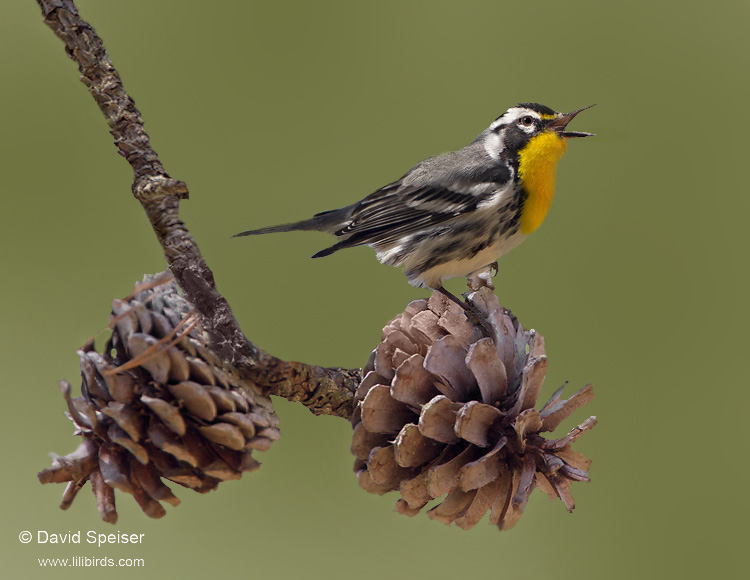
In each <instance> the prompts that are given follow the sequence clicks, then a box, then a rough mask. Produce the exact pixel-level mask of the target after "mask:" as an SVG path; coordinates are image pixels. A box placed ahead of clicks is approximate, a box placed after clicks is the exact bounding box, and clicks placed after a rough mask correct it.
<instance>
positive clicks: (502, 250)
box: [405, 234, 526, 289]
mask: <svg viewBox="0 0 750 580" xmlns="http://www.w3.org/2000/svg"><path fill="white" fill-rule="evenodd" d="M525 237H526V236H524V235H523V234H515V235H513V236H511V237H510V238H504V239H501V240H498V242H497V243H495V244H492V245H491V246H488V247H486V248H485V249H483V250H481V251H480V252H479V253H477V254H476V255H474V256H472V257H471V258H465V259H458V260H451V261H450V262H445V263H444V264H438V265H437V266H435V267H434V268H430V269H429V270H425V271H424V272H422V273H421V274H420V275H419V277H417V278H414V279H410V280H409V283H410V284H411V285H412V286H421V287H425V286H426V287H427V288H433V289H434V288H440V287H441V286H442V284H443V282H442V281H443V280H447V279H448V278H458V277H462V276H468V275H469V274H471V273H472V272H476V271H477V270H481V269H482V268H484V267H485V266H487V265H489V264H492V263H493V262H496V261H497V259H498V258H499V257H500V256H502V255H503V254H507V253H508V252H509V251H511V250H512V249H513V248H515V247H516V246H517V245H518V244H520V243H521V242H522V241H523V240H524V238H525ZM405 266H406V269H407V270H408V269H409V264H408V260H407V263H405Z"/></svg>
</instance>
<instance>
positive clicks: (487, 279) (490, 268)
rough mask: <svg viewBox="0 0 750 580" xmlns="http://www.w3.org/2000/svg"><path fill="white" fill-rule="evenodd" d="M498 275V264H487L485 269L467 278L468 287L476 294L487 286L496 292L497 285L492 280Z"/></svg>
mask: <svg viewBox="0 0 750 580" xmlns="http://www.w3.org/2000/svg"><path fill="white" fill-rule="evenodd" d="M496 275H497V262H492V264H487V265H486V266H485V267H484V268H480V269H479V270H476V271H475V272H472V273H471V274H469V275H468V276H466V285H467V286H468V287H469V289H471V290H472V291H474V292H476V291H477V290H481V289H482V288H484V287H485V286H486V287H487V288H489V289H490V290H494V289H495V285H494V284H493V283H492V278H493V277H494V276H496Z"/></svg>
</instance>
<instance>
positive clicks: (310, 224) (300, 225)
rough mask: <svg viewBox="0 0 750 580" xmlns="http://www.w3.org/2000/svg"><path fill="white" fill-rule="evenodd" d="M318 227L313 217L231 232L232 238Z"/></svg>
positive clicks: (315, 228)
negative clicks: (290, 222)
mask: <svg viewBox="0 0 750 580" xmlns="http://www.w3.org/2000/svg"><path fill="white" fill-rule="evenodd" d="M317 229H320V227H319V225H318V222H317V220H316V219H315V218H312V219H309V220H302V221H301V222H294V223H293V224H281V225H278V226H269V227H267V228H260V229H257V230H247V231H246V232H240V233H239V234H233V235H232V237H233V238H239V237H241V236H257V235H259V234H275V233H277V232H293V231H296V230H317Z"/></svg>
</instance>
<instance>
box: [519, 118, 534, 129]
mask: <svg viewBox="0 0 750 580" xmlns="http://www.w3.org/2000/svg"><path fill="white" fill-rule="evenodd" d="M521 124H523V125H526V126H527V127H528V126H530V125H533V124H534V117H531V116H529V115H526V116H525V117H521Z"/></svg>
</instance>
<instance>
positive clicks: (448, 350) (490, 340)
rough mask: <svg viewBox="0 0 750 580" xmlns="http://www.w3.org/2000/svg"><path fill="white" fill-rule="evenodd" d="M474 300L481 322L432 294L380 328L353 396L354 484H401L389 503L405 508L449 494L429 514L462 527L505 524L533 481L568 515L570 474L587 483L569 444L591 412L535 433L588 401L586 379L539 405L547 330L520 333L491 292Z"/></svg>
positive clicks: (385, 487)
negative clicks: (562, 428) (569, 426)
mask: <svg viewBox="0 0 750 580" xmlns="http://www.w3.org/2000/svg"><path fill="white" fill-rule="evenodd" d="M469 301H470V302H471V303H472V304H473V306H474V309H475V310H476V311H477V314H478V316H479V317H481V318H482V320H481V321H480V323H477V324H472V323H471V322H469V320H468V319H467V317H466V314H465V313H464V311H463V309H462V308H461V307H460V306H458V305H457V304H455V303H453V302H451V301H450V300H448V299H447V298H446V297H445V296H443V295H442V294H440V293H437V292H436V293H434V294H433V295H432V297H431V298H430V299H429V300H417V301H414V302H412V303H411V304H409V306H408V307H407V308H406V310H405V311H404V312H403V313H402V314H401V315H399V316H397V317H396V318H395V319H393V320H392V321H391V322H389V323H388V324H387V325H386V327H385V328H384V329H383V337H382V342H381V343H380V344H379V345H378V347H377V348H376V349H375V350H374V351H373V354H372V356H371V357H370V361H369V363H368V365H367V366H366V367H365V369H364V371H363V376H364V378H363V380H362V383H361V384H360V386H359V388H358V389H357V393H356V396H355V399H356V401H357V403H356V407H355V411H354V414H353V416H352V424H353V426H354V434H353V441H352V453H353V454H354V455H355V457H356V460H355V464H354V471H355V472H356V473H357V477H358V479H359V484H360V486H361V487H362V488H364V489H365V490H366V491H369V492H371V493H377V494H384V493H387V492H389V491H394V490H399V492H400V494H401V499H399V500H398V502H397V503H396V511H398V512H400V513H403V514H406V515H409V516H413V515H416V514H417V513H418V512H419V511H420V510H421V509H422V508H423V507H425V506H426V505H427V504H428V503H429V502H430V501H432V500H434V499H435V498H439V497H442V496H444V495H445V496H446V497H445V499H444V500H443V501H442V502H441V503H439V504H438V505H436V506H434V507H432V508H431V509H430V510H429V511H428V512H427V515H428V516H429V517H430V518H432V519H436V520H439V521H442V522H444V523H446V524H451V523H455V524H456V525H458V526H460V527H462V528H464V529H468V528H471V527H472V526H474V525H475V524H476V523H477V522H478V521H479V520H480V519H481V518H482V516H483V515H484V514H485V513H486V512H487V511H490V523H492V524H494V525H497V526H498V527H499V528H500V529H509V528H511V527H512V526H513V525H514V524H515V523H516V521H517V520H518V518H519V517H520V516H521V513H522V512H523V509H524V507H525V506H526V502H527V500H528V498H529V494H530V493H531V492H532V490H533V489H534V488H535V487H539V488H540V489H542V491H544V492H545V493H546V494H547V495H548V496H549V497H550V499H554V498H557V497H559V498H560V499H561V500H562V501H563V503H564V505H565V507H566V508H567V509H568V511H571V510H572V509H573V507H574V503H573V498H572V496H571V495H570V491H569V486H570V482H571V481H589V476H588V473H587V470H588V468H589V465H590V461H589V460H588V459H587V458H586V457H585V456H584V455H582V454H581V453H578V452H576V451H573V450H572V449H571V446H570V444H571V443H572V442H573V441H575V439H577V438H578V437H579V436H580V435H581V434H582V433H583V432H585V431H586V430H588V429H590V428H591V427H593V426H594V424H595V423H596V418H595V417H590V418H589V419H587V420H586V421H585V422H584V423H583V424H582V425H580V426H579V427H577V428H575V429H573V430H572V431H571V432H570V433H568V434H567V435H566V436H565V437H562V438H560V439H551V440H550V439H545V438H544V437H543V436H542V435H541V434H542V433H544V432H548V431H553V430H554V429H555V428H556V427H557V426H558V425H559V424H560V423H561V422H562V421H563V420H564V419H565V418H566V417H568V416H569V415H570V414H571V413H572V412H573V411H574V410H575V409H577V408H578V407H580V406H582V405H583V404H585V403H587V402H588V401H589V400H591V398H592V397H593V390H592V388H591V385H586V386H585V387H583V388H582V389H581V390H579V391H578V392H577V393H575V394H574V395H573V396H572V397H570V398H569V399H567V400H563V399H561V397H560V395H561V392H562V388H560V389H559V390H558V391H557V392H555V394H554V395H553V396H552V398H551V399H550V400H549V401H548V402H547V403H546V404H545V405H544V407H542V409H541V410H539V411H537V410H536V409H535V408H534V406H535V404H536V399H537V396H538V395H539V391H540V389H541V386H542V381H543V380H544V375H545V372H546V369H547V357H546V356H545V354H544V340H543V339H542V336H541V335H539V334H538V333H536V332H535V331H533V330H531V331H526V330H524V329H523V327H522V326H521V324H520V323H519V322H518V321H517V319H516V318H515V317H514V316H513V315H512V314H511V313H510V312H509V311H507V310H504V309H502V308H501V307H500V305H499V303H498V301H497V298H496V297H495V295H494V294H493V293H492V291H491V290H490V289H487V288H484V289H482V290H480V291H478V292H474V293H473V294H471V295H469ZM486 329H491V332H490V334H491V335H492V336H489V337H488V336H486V335H487V330H486ZM446 494H447V495H446Z"/></svg>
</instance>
